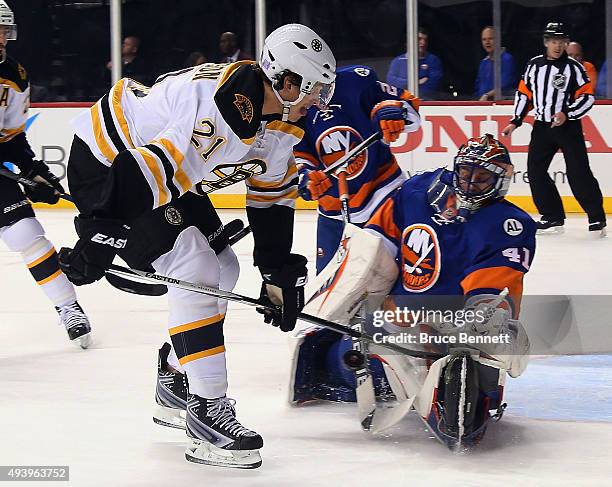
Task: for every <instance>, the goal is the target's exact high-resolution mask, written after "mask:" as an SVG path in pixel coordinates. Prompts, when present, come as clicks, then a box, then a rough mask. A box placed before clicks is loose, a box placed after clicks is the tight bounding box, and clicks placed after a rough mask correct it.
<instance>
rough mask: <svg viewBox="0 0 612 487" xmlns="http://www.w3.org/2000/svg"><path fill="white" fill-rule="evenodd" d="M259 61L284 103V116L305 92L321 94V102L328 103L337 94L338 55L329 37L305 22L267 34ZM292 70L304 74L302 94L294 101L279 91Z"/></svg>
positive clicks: (321, 103) (322, 103)
mask: <svg viewBox="0 0 612 487" xmlns="http://www.w3.org/2000/svg"><path fill="white" fill-rule="evenodd" d="M259 65H260V66H261V68H262V70H263V72H264V74H265V75H266V77H267V78H268V79H269V80H270V81H271V82H272V87H273V89H274V93H275V94H276V96H277V97H278V99H279V100H280V102H281V103H282V104H283V119H286V116H287V115H288V113H289V108H290V107H291V106H292V105H295V104H297V103H299V102H300V101H301V100H302V99H303V98H304V96H305V95H310V94H313V93H315V94H318V100H319V101H318V105H319V106H324V105H327V104H328V103H329V101H330V100H331V97H332V95H333V94H334V82H335V79H336V58H334V55H333V53H332V51H331V49H330V48H329V46H328V45H327V44H326V43H325V41H324V40H323V39H321V37H320V36H319V35H317V33H316V32H315V31H313V30H312V29H310V28H309V27H306V26H305V25H301V24H287V25H283V26H281V27H279V28H278V29H276V30H275V31H274V32H272V33H271V34H270V35H269V36H268V37H266V40H265V41H264V45H263V49H262V52H261V57H260V60H259ZM289 71H290V72H292V73H295V74H297V75H299V76H301V78H302V83H301V86H300V96H299V98H298V99H297V100H295V101H293V102H289V101H286V100H283V99H282V98H281V97H280V95H279V94H278V89H280V88H281V86H279V81H280V80H282V77H283V75H284V74H286V73H287V72H289Z"/></svg>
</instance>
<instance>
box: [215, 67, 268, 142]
mask: <svg viewBox="0 0 612 487" xmlns="http://www.w3.org/2000/svg"><path fill="white" fill-rule="evenodd" d="M254 68H255V63H253V62H251V61H247V62H240V63H234V64H230V65H229V66H228V67H227V71H226V72H225V73H224V74H223V75H222V77H221V79H220V80H219V85H218V86H217V91H216V92H215V97H214V100H215V104H216V105H217V109H218V110H219V112H220V113H221V116H222V117H223V120H225V122H226V123H227V124H228V125H229V126H230V128H231V129H232V132H234V133H235V134H236V135H237V136H238V137H240V139H242V141H243V142H244V143H246V144H251V143H253V140H254V138H255V135H256V134H257V130H258V129H259V126H260V124H261V110H262V108H263V100H264V86H263V80H262V78H261V76H260V75H259V73H258V72H257V71H255V69H254Z"/></svg>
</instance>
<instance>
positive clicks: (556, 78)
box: [552, 73, 567, 90]
mask: <svg viewBox="0 0 612 487" xmlns="http://www.w3.org/2000/svg"><path fill="white" fill-rule="evenodd" d="M566 82H567V76H565V75H564V74H561V73H557V74H555V75H553V77H552V85H553V87H554V88H555V89H556V90H562V89H563V88H565V84H566Z"/></svg>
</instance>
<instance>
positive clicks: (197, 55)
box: [184, 51, 206, 68]
mask: <svg viewBox="0 0 612 487" xmlns="http://www.w3.org/2000/svg"><path fill="white" fill-rule="evenodd" d="M205 62H206V56H205V55H204V53H202V52H200V51H193V52H192V53H190V54H189V56H187V59H186V60H185V66H184V67H185V68H191V67H192V66H198V65H200V64H204V63H205Z"/></svg>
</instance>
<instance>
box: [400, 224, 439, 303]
mask: <svg viewBox="0 0 612 487" xmlns="http://www.w3.org/2000/svg"><path fill="white" fill-rule="evenodd" d="M440 267H441V259H440V244H439V242H438V236H437V234H436V232H435V230H434V229H433V228H432V227H430V226H429V225H425V224H424V223H417V224H414V225H410V226H409V227H407V228H406V229H404V231H403V233H402V285H403V286H404V289H405V290H406V291H410V292H413V293H421V292H424V291H427V290H428V289H430V288H431V287H432V286H433V285H434V284H435V283H436V282H437V281H438V277H440Z"/></svg>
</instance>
